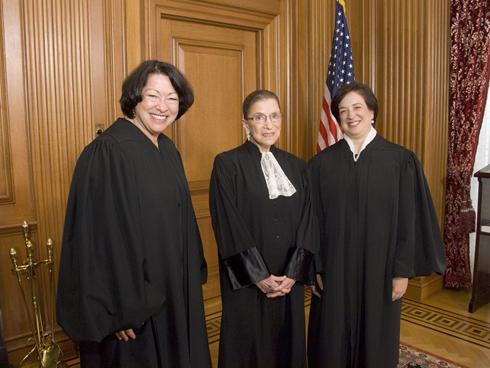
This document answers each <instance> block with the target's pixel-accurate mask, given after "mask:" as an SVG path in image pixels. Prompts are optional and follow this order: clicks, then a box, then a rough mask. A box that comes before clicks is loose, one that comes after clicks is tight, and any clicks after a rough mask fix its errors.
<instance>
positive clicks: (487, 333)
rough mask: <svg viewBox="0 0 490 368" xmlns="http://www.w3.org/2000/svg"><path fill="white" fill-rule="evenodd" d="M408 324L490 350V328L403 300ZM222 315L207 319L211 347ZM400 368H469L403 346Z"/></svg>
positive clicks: (308, 299)
mask: <svg viewBox="0 0 490 368" xmlns="http://www.w3.org/2000/svg"><path fill="white" fill-rule="evenodd" d="M310 303H311V291H310V290H309V289H306V291H305V307H308V306H309V305H310ZM401 318H402V319H403V320H405V321H408V322H411V323H415V324H418V325H421V326H424V327H427V328H430V329H433V330H436V331H439V332H442V333H445V334H447V335H451V336H455V337H457V338H459V339H462V340H465V341H467V342H470V343H473V344H476V345H479V346H482V347H485V348H487V349H490V324H488V323H485V322H482V321H479V320H477V319H474V318H471V317H466V316H462V315H460V314H457V313H453V312H449V311H447V310H444V309H440V308H437V307H433V306H431V305H427V304H424V303H421V302H417V301H414V300H410V299H404V300H403V305H402V316H401ZM220 324H221V312H217V313H214V314H211V315H208V316H207V317H206V327H207V330H208V337H209V343H213V342H217V341H218V340H219V330H220ZM398 368H466V367H463V366H461V365H457V364H455V363H452V362H449V361H446V360H444V358H442V357H437V356H435V355H433V354H431V353H429V352H425V351H421V350H419V349H417V348H414V347H412V346H408V345H406V344H401V345H400V363H399V365H398Z"/></svg>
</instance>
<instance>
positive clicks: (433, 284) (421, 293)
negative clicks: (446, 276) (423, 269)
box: [405, 274, 443, 301]
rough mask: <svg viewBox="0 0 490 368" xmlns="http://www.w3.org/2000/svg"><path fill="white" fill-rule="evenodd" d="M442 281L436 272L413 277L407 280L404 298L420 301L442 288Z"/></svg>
mask: <svg viewBox="0 0 490 368" xmlns="http://www.w3.org/2000/svg"><path fill="white" fill-rule="evenodd" d="M442 281H443V279H442V276H440V275H436V274H432V275H430V276H421V277H415V278H413V279H411V280H410V281H409V282H408V289H407V293H406V294H405V298H408V299H412V300H417V301H422V300H424V299H425V298H427V297H429V296H430V295H432V294H434V293H436V292H438V291H440V290H442V288H443V283H442Z"/></svg>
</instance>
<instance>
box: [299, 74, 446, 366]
mask: <svg viewBox="0 0 490 368" xmlns="http://www.w3.org/2000/svg"><path fill="white" fill-rule="evenodd" d="M377 111H378V102H377V100H376V97H375V95H374V93H373V92H372V91H371V89H370V88H369V87H368V86H366V85H364V84H362V83H359V82H353V83H351V84H346V85H344V86H342V87H341V88H340V89H339V90H338V91H337V92H336V94H335V96H334V98H333V99H332V112H333V114H334V116H335V118H336V119H337V121H338V122H339V123H340V126H341V128H342V130H343V132H344V139H343V140H341V141H339V142H338V143H336V144H334V145H333V146H331V147H329V148H327V149H325V150H324V151H322V152H321V153H319V154H318V155H317V156H315V157H314V158H313V159H312V160H311V162H310V171H311V181H312V193H313V202H314V203H315V204H316V206H315V209H316V214H317V216H318V219H319V225H320V255H321V263H322V270H323V271H322V272H321V282H320V283H319V284H323V285H324V290H323V293H322V296H321V298H317V297H312V303H311V309H310V321H309V334H308V367H311V368H317V367H318V368H319V367H321V368H327V367H331V368H346V367H349V368H381V367H383V368H395V367H396V366H397V364H398V348H399V342H400V308H401V298H402V297H403V295H404V294H405V292H406V290H407V285H408V279H409V278H412V277H415V276H421V275H430V274H431V273H432V272H437V273H442V272H443V271H444V268H445V253H444V244H443V242H442V238H441V234H440V231H439V225H438V223H437V218H436V214H435V211H434V206H433V204H432V199H431V195H430V190H429V187H428V185H427V182H426V180H425V176H424V173H423V170H422V167H421V165H420V163H419V161H418V159H417V157H416V156H415V154H414V153H413V152H411V151H409V150H408V149H406V148H404V147H401V146H399V145H397V144H394V143H391V142H389V141H387V140H385V139H383V138H382V137H381V136H379V134H378V133H377V132H376V130H375V129H374V127H373V125H374V122H375V119H376V116H377Z"/></svg>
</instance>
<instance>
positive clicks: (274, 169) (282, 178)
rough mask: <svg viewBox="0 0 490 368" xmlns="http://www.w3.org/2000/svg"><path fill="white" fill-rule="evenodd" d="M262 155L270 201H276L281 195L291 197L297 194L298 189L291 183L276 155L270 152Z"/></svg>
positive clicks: (261, 164) (261, 161) (262, 165)
mask: <svg viewBox="0 0 490 368" xmlns="http://www.w3.org/2000/svg"><path fill="white" fill-rule="evenodd" d="M261 154H262V157H261V159H260V167H261V168H262V173H263V174H264V178H265V182H266V184H267V190H268V191H269V199H276V198H277V197H279V196H281V195H282V196H284V197H291V196H292V195H293V194H294V193H296V188H295V187H294V186H293V184H292V183H291V182H290V181H289V179H288V177H287V176H286V174H285V173H284V171H283V170H282V168H281V165H279V162H277V160H276V158H275V157H274V154H273V153H272V152H270V151H269V152H261Z"/></svg>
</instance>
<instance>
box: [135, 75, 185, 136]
mask: <svg viewBox="0 0 490 368" xmlns="http://www.w3.org/2000/svg"><path fill="white" fill-rule="evenodd" d="M141 96H142V98H143V99H142V100H141V102H140V103H138V104H137V105H136V107H135V109H134V115H135V116H134V119H132V122H133V123H134V124H135V125H136V126H137V127H138V128H140V129H141V131H142V132H143V133H145V135H146V136H147V137H148V138H150V139H151V140H152V141H153V142H154V143H156V142H157V139H158V135H159V134H160V133H162V132H163V131H164V130H165V128H167V127H168V126H169V125H170V124H172V123H173V122H174V121H175V118H176V117H177V114H178V112H179V96H178V95H177V92H175V89H174V87H173V86H172V83H171V82H170V79H169V78H168V77H167V76H166V75H163V74H150V76H149V77H148V81H147V82H146V85H145V87H144V88H143V91H142V93H141Z"/></svg>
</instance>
